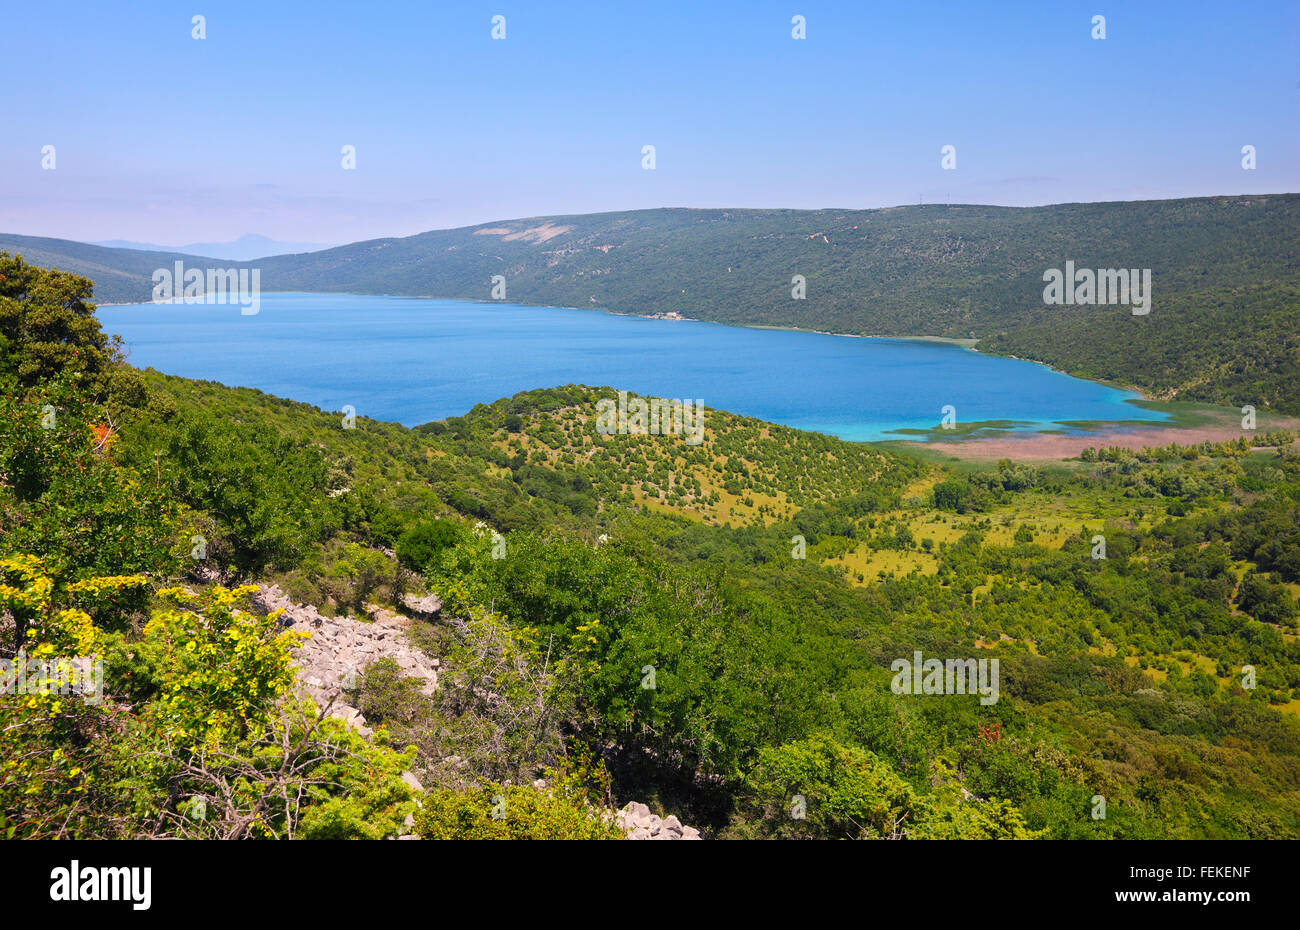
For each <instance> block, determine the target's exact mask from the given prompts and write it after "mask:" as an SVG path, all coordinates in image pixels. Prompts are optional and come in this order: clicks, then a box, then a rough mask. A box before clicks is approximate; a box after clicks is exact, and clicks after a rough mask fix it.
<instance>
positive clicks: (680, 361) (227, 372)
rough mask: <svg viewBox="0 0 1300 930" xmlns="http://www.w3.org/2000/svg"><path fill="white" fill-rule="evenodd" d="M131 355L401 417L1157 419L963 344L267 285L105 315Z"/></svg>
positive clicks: (139, 361) (923, 421) (847, 427)
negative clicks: (518, 402)
mask: <svg viewBox="0 0 1300 930" xmlns="http://www.w3.org/2000/svg"><path fill="white" fill-rule="evenodd" d="M98 313H99V317H100V319H101V320H102V321H103V323H104V328H105V329H106V330H108V331H109V332H115V333H118V334H120V335H121V336H122V338H123V340H124V341H125V342H126V345H127V347H128V349H129V358H130V361H131V363H132V364H133V365H136V366H137V367H141V368H145V367H152V368H157V369H158V370H160V371H164V372H167V373H168V374H174V375H183V376H185V377H187V378H204V379H209V380H213V381H219V382H221V383H223V384H228V385H238V386H244V387H255V388H259V389H261V390H263V391H266V392H268V393H270V394H275V395H278V396H280V397H288V398H291V399H293V400H299V401H305V402H307V403H310V404H314V405H316V406H318V407H321V408H323V409H326V410H341V409H342V408H343V407H344V406H345V405H349V404H350V405H352V406H353V407H355V408H356V411H357V413H358V415H361V416H369V417H373V418H375V419H378V420H396V421H398V422H401V423H404V424H407V425H408V426H411V425H415V424H418V423H424V422H427V421H429V420H439V419H442V418H444V417H448V416H454V415H459V414H463V413H465V412H467V411H468V410H469V409H470V408H471V407H473V406H474V405H475V404H477V403H488V402H491V401H494V400H497V399H498V398H500V397H506V396H509V395H511V394H514V393H516V392H518V391H523V390H528V389H531V388H543V387H555V386H557V385H561V384H572V383H576V384H590V385H612V386H614V387H618V388H624V389H626V390H628V391H631V392H633V393H636V394H641V395H646V396H655V397H675V398H681V399H688V398H689V399H700V400H703V402H704V404H705V406H706V407H711V408H717V409H722V410H730V411H732V412H734V413H742V414H747V415H749V416H754V417H759V418H761V419H763V420H768V421H771V422H774V423H783V424H785V425H787V426H793V427H797V428H799V429H806V430H818V431H820V432H824V433H830V434H832V435H835V436H839V437H841V438H844V439H853V440H864V441H874V440H880V439H900V438H908V437H906V436H899V435H891V431H892V430H897V429H900V428H913V429H917V428H919V429H927V428H929V427H933V426H935V425H937V424H938V423H939V421H940V420H941V419H942V413H941V410H942V408H943V407H944V406H945V405H947V404H951V405H952V406H953V407H955V408H956V416H957V420H958V422H960V423H972V422H977V421H983V420H1014V421H1017V424H1018V428H1021V429H1041V428H1049V427H1051V426H1052V425H1053V424H1055V423H1059V422H1060V421H1066V420H1136V419H1144V420H1161V419H1165V417H1164V416H1163V415H1162V414H1157V413H1153V412H1150V411H1147V410H1143V409H1142V408H1140V407H1137V406H1135V405H1133V404H1131V403H1129V402H1128V401H1129V400H1131V399H1133V398H1136V397H1137V395H1135V394H1132V393H1130V392H1127V391H1120V390H1116V389H1114V388H1110V387H1106V386H1105V385H1101V384H1095V383H1093V382H1090V381H1081V380H1079V379H1077V378H1071V377H1069V376H1067V375H1063V374H1060V373H1059V372H1055V371H1052V370H1051V369H1049V368H1046V367H1044V366H1042V365H1036V364H1033V363H1030V362H1021V361H1017V360H1015V359H1008V358H997V357H994V356H988V355H981V354H980V353H978V352H974V351H971V350H969V349H963V348H960V347H958V346H953V345H947V344H941V343H929V342H913V341H908V340H904V339H874V338H872V339H855V338H849V337H842V336H827V335H821V334H818V333H803V332H791V331H788V330H770V329H747V328H743V327H735V326H720V325H717V324H713V323H695V322H689V321H685V320H682V321H676V320H672V321H670V320H649V319H642V318H639V317H628V316H616V315H614V314H609V313H604V312H601V311H595V310H562V309H552V308H541V307H525V306H520V305H517V304H508V303H474V302H467V301H456V300H434V299H426V298H407V297H367V296H357V295H351V294H265V295H263V296H262V300H261V310H260V312H259V313H257V314H256V315H249V316H245V315H242V314H241V313H240V308H239V307H238V306H218V305H212V306H209V305H204V304H197V305H193V306H184V305H178V304H157V305H155V304H142V305H138V306H122V307H102V308H100V310H99V311H98Z"/></svg>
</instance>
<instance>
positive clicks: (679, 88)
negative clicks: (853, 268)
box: [0, 0, 1300, 242]
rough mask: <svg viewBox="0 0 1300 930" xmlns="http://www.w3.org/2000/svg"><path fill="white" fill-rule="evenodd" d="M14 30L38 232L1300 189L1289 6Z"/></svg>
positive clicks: (29, 25)
mask: <svg viewBox="0 0 1300 930" xmlns="http://www.w3.org/2000/svg"><path fill="white" fill-rule="evenodd" d="M497 12H500V13H501V14H503V15H504V16H505V17H506V23H505V38H504V39H494V38H493V37H492V31H493V28H494V27H493V24H492V17H493V16H494V15H495V14H496V13H497ZM200 14H201V15H204V16H205V17H206V18H205V19H204V21H203V24H202V26H203V28H202V32H203V35H204V38H202V39H197V38H194V37H193V34H194V32H195V31H196V30H197V28H198V27H197V26H196V25H194V23H193V18H194V16H196V15H200ZM1098 14H1101V15H1104V16H1105V17H1106V22H1105V38H1104V39H1099V38H1094V37H1093V33H1094V32H1095V31H1096V26H1095V25H1094V24H1093V18H1094V16H1096V15H1098ZM796 15H798V16H801V17H803V19H804V29H805V35H806V38H803V39H796V38H794V37H793V36H792V30H793V29H794V28H795V27H794V26H793V25H792V19H793V18H794V17H795V16H796ZM9 26H10V28H9V29H8V30H6V32H5V35H4V36H0V76H3V78H4V79H5V82H6V85H7V86H8V87H10V88H11V90H12V93H11V94H10V95H9V96H10V98H11V103H10V112H9V124H10V125H11V127H14V131H13V132H11V133H8V134H6V135H5V137H4V138H3V139H0V229H4V230H8V231H12V232H14V233H20V234H24V235H34V236H51V237H57V238H63V239H72V240H76V241H81V242H95V241H101V240H106V239H125V240H133V241H142V242H199V241H227V240H232V239H235V238H237V237H239V236H241V235H244V234H247V233H250V232H254V231H256V232H257V233H258V234H260V235H265V236H267V237H269V238H272V239H276V240H282V241H290V242H299V241H302V242H320V241H326V242H355V241H360V240H366V239H373V238H386V237H401V236H407V235H412V234H415V233H419V232H425V231H429V230H435V229H454V228H458V227H463V226H474V225H480V224H483V223H487V222H492V221H494V220H500V219H503V218H526V217H532V216H553V215H571V214H584V213H608V212H620V211H626V210H638V209H655V208H674V207H677V208H680V207H689V208H699V209H747V208H749V209H762V208H775V209H872V208H883V207H891V206H901V205H906V204H915V203H917V202H918V201H921V200H923V201H924V202H925V203H936V202H937V203H943V202H952V203H967V204H981V205H991V206H1046V205H1051V204H1059V203H1078V202H1105V201H1124V200H1152V199H1161V200H1163V199H1175V198H1183V197H1199V196H1222V195H1228V196H1232V195H1234V194H1240V195H1254V194H1262V193H1276V192H1280V191H1288V190H1292V191H1294V190H1300V131H1298V127H1297V121H1296V120H1295V119H1294V115H1295V113H1296V112H1297V110H1298V109H1300V106H1298V104H1300V75H1298V74H1297V68H1296V62H1297V61H1300V55H1297V54H1296V52H1297V51H1300V43H1298V42H1297V36H1298V35H1300V9H1297V8H1296V7H1295V6H1294V5H1291V6H1282V5H1278V4H1270V3H1231V4H1230V3H1226V2H1207V3H1200V4H1196V5H1194V6H1192V7H1188V6H1185V5H1183V4H1176V3H1173V2H1158V3H1152V4H1145V5H1143V6H1141V7H1140V8H1136V9H1123V8H1119V7H1113V8H1111V9H1109V10H1105V9H1101V8H1100V7H1096V6H1095V5H1086V4H1082V3H1075V2H1068V3H1063V4H1060V5H1053V6H1052V7H1050V8H1048V7H1043V6H1041V5H1037V4H1034V3H1031V2H1021V3H1015V4H1011V5H1008V6H1006V7H1003V8H1000V9H997V10H986V9H977V8H970V7H968V6H966V5H962V4H958V3H944V4H939V5H938V6H937V7H933V8H929V9H927V10H925V11H924V12H918V11H914V10H907V9H889V10H868V9H855V8H848V9H836V8H835V6H834V5H832V4H821V3H816V4H797V5H793V4H775V3H758V4H754V5H752V6H746V7H744V8H741V9H696V8H693V7H691V6H689V5H687V4H684V3H670V4H664V5H660V6H658V7H656V8H655V9H653V10H619V9H608V8H606V7H604V6H601V5H599V4H594V3H575V4H573V5H571V6H570V7H568V8H567V9H565V10H563V11H561V12H558V13H557V12H549V11H548V12H541V11H537V10H527V9H524V10H517V9H513V8H505V7H503V8H501V10H500V11H498V10H496V9H495V8H490V7H483V6H478V5H464V6H456V7H453V8H450V9H432V8H429V7H427V6H425V5H421V4H414V3H411V4H396V5H394V6H392V7H385V8H383V9H381V10H377V11H371V12H370V13H369V15H367V16H366V17H364V18H362V19H360V20H357V19H354V18H350V17H349V18H344V17H338V16H334V15H331V14H330V13H328V12H321V11H317V10H308V11H302V10H296V9H279V8H275V7H271V6H270V5H265V4H253V3H232V4H229V5H226V6H223V7H222V8H220V9H216V8H212V9H208V10H206V11H203V10H199V9H192V8H191V7H189V6H178V5H175V4H170V3H144V4H141V5H139V6H136V7H132V8H129V9H106V8H102V7H101V6H99V5H96V4H91V3H89V2H80V0H79V2H73V3H70V4H67V5H63V6H60V7H58V8H57V9H55V8H46V7H36V6H25V7H23V8H21V9H17V10H15V11H13V12H11V13H10V16H9ZM44 34H58V35H59V38H60V43H61V48H62V49H63V50H64V53H65V54H66V56H67V57H68V58H69V59H70V60H75V61H76V62H77V63H78V67H77V68H75V69H64V68H51V67H50V66H49V62H48V61H47V60H45V59H44V58H43V57H42V56H43V53H42V52H41V49H40V44H39V43H33V42H30V41H27V39H26V38H25V37H27V36H31V35H44ZM646 145H653V146H655V155H656V163H655V167H654V170H647V169H645V168H643V167H642V160H643V154H642V149H643V146H646ZM1247 145H1250V146H1253V147H1254V149H1255V152H1256V165H1255V167H1254V168H1253V169H1250V170H1244V169H1243V166H1242V160H1243V155H1242V148H1243V147H1244V146H1247ZM47 146H53V153H54V167H53V169H50V168H48V167H43V161H44V160H45V155H44V154H43V153H44V152H45V150H46V147H47ZM344 146H354V147H355V168H351V169H345V168H344V167H343V158H344V156H343V155H342V152H343V147H344ZM944 146H953V147H954V156H955V168H952V169H950V170H949V169H945V168H943V167H942V166H941V159H942V157H943V155H942V151H943V148H944Z"/></svg>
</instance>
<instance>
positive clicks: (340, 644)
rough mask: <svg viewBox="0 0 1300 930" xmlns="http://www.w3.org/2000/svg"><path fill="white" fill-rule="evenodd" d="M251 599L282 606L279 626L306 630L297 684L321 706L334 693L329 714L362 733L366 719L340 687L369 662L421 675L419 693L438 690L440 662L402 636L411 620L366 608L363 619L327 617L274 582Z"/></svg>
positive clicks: (297, 657)
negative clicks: (367, 619)
mask: <svg viewBox="0 0 1300 930" xmlns="http://www.w3.org/2000/svg"><path fill="white" fill-rule="evenodd" d="M253 603H254V604H255V605H256V606H257V607H258V608H259V609H260V610H263V611H266V612H267V613H270V612H271V611H272V610H281V609H282V610H283V611H284V613H282V614H281V615H280V625H281V626H283V627H285V628H287V629H290V630H295V631H299V632H304V633H309V634H311V635H310V636H309V637H308V638H307V639H306V640H305V641H304V642H303V643H302V644H301V645H300V646H299V647H298V648H297V649H296V650H294V661H295V663H296V664H297V666H298V683H299V685H300V687H301V688H302V689H303V690H304V691H305V692H306V693H307V694H309V695H310V696H311V697H312V699H313V700H315V701H316V702H317V703H318V704H320V705H321V706H322V707H324V706H325V705H326V704H327V703H328V702H329V700H330V698H332V697H335V696H336V695H337V696H338V699H337V700H336V701H335V703H334V707H333V709H332V711H331V714H332V716H335V717H339V718H340V719H342V720H344V721H346V722H347V723H348V724H349V725H350V726H352V727H353V728H355V729H356V730H357V731H358V732H360V733H361V734H362V735H364V736H369V735H370V732H371V731H370V728H369V727H368V726H366V718H365V717H364V716H363V715H362V714H361V711H359V710H357V708H355V707H352V706H351V705H349V704H346V703H343V697H344V695H343V694H342V692H343V691H344V690H346V689H347V688H350V687H352V686H353V684H354V682H355V681H356V679H357V676H359V675H360V674H361V673H362V672H363V671H364V670H365V668H366V666H367V665H369V664H370V663H371V662H374V661H375V660H377V659H392V660H393V661H394V662H396V663H397V665H398V667H399V668H401V670H402V673H403V674H404V675H407V676H409V677H412V678H418V679H421V681H422V684H421V687H420V691H421V693H423V694H432V693H433V692H434V691H435V690H437V687H438V666H439V662H438V660H437V659H431V658H429V657H428V656H426V655H425V654H424V653H423V652H421V651H420V650H419V649H417V648H415V647H414V646H412V645H411V644H410V643H409V642H408V641H407V638H406V625H407V624H408V623H410V622H411V621H410V620H408V619H407V618H406V617H403V616H402V615H401V614H396V613H392V612H391V611H387V610H384V609H382V608H371V610H370V616H371V621H370V622H368V623H367V622H365V621H362V620H355V619H353V618H351V617H327V616H325V615H324V614H321V613H320V612H319V611H318V610H317V609H316V608H315V607H313V606H311V605H310V604H295V603H294V602H293V601H292V600H290V599H289V596H288V595H287V594H285V593H284V592H283V591H281V590H280V589H279V587H277V586H276V585H273V584H272V585H263V586H262V587H261V590H260V591H259V592H258V593H257V594H255V595H253Z"/></svg>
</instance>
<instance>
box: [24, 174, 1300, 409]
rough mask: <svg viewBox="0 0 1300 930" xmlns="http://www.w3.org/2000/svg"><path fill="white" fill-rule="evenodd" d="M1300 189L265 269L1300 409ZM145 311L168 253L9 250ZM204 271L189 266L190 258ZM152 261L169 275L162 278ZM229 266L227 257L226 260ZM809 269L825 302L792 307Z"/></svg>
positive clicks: (295, 286)
mask: <svg viewBox="0 0 1300 930" xmlns="http://www.w3.org/2000/svg"><path fill="white" fill-rule="evenodd" d="M1297 230H1300V195H1296V194H1278V195H1264V196H1256V195H1251V196H1244V195H1243V196H1237V197H1210V198H1195V199H1186V200H1165V201H1141V202H1124V203H1093V204H1062V205H1057V206H1048V207H1034V208H1008V207H985V206H967V205H953V206H948V205H925V206H907V207H895V208H889V209H880V210H857V211H853V210H691V209H662V210H642V211H633V212H627V213H604V214H592V215H581V216H552V217H534V218H530V219H523V220H509V221H500V222H494V223H487V224H484V225H481V226H475V227H467V228H464V229H454V230H438V231H433V232H427V233H422V234H420V235H416V236H410V237H406V238H402V239H376V240H371V241H367V242H358V243H353V244H351V245H346V246H341V247H339V248H335V249H328V250H326V251H322V252H315V253H311V254H305V255H286V256H276V257H272V258H267V259H262V260H259V261H258V262H256V263H255V264H256V266H257V267H259V268H261V269H262V279H261V280H262V288H263V290H272V291H274V290H303V291H343V292H355V293H374V294H400V295H427V296H440V297H457V298H470V299H488V298H489V296H490V288H491V283H490V281H491V278H492V277H493V276H494V275H502V276H504V278H505V280H506V297H507V299H510V300H515V301H520V302H525V303H535V304H548V305H559V306H572V307H602V308H607V309H611V310H615V311H619V312H626V313H666V312H672V311H676V312H678V313H681V314H682V315H684V316H688V317H692V318H697V319H706V320H713V321H717V322H724V323H746V324H759V325H771V326H793V327H801V328H807V329H819V330H831V331H835V332H850V333H862V334H874V335H896V336H901V335H930V336H949V337H976V338H979V339H980V340H981V343H980V348H981V350H983V351H989V352H995V353H1000V354H1011V355H1017V356H1020V357H1025V358H1032V359H1036V360H1039V361H1044V362H1048V363H1050V364H1052V365H1054V366H1057V367H1059V368H1062V369H1064V370H1066V371H1069V372H1071V373H1073V374H1077V375H1081V376H1085V377H1092V378H1101V379H1110V380H1115V381H1119V382H1122V383H1126V384H1132V385H1135V386H1138V387H1140V388H1143V389H1144V390H1146V391H1149V392H1151V393H1153V394H1155V395H1158V396H1162V397H1179V398H1181V399H1198V400H1209V401H1217V402H1226V403H1232V404H1246V403H1250V404H1254V405H1256V406H1266V405H1267V406H1273V407H1277V408H1280V409H1288V410H1296V409H1300V408H1298V407H1297V403H1300V401H1297V399H1296V397H1297V392H1296V390H1295V388H1296V385H1297V384H1300V257H1298V256H1297V244H1298V242H1300V235H1298V233H1297ZM0 250H9V251H16V252H20V253H23V254H25V255H26V256H27V257H28V258H29V260H34V261H38V262H40V263H41V264H45V265H53V266H57V267H61V268H67V269H70V270H74V271H78V272H80V273H83V274H86V275H88V276H89V277H91V278H92V279H93V280H94V281H95V282H96V294H97V296H98V297H99V298H100V299H101V300H105V301H128V300H146V299H148V298H149V295H150V291H151V284H150V281H149V273H150V271H151V270H152V268H154V267H170V262H171V261H173V260H174V259H175V258H176V257H175V256H169V255H164V254H163V253H141V252H127V251H119V250H111V249H100V248H95V247H90V246H85V245H81V244H79V243H69V242H61V241H58V240H46V239H31V238H27V239H23V238H20V237H8V236H4V235H0ZM195 261H196V259H194V258H193V257H189V258H188V263H190V264H193V263H194V262H195ZM1067 261H1072V262H1074V264H1075V266H1076V267H1077V268H1081V269H1083V268H1087V269H1104V268H1137V269H1145V268H1149V269H1151V276H1152V291H1153V296H1152V303H1151V312H1150V314H1149V315H1146V316H1135V315H1133V313H1132V312H1131V308H1130V307H1128V306H1121V305H1116V306H1102V307H1094V306H1046V305H1044V302H1043V290H1044V282H1043V273H1044V271H1045V270H1047V269H1049V268H1063V267H1064V265H1065V263H1066V262H1067ZM151 263H152V264H151ZM222 264H223V265H224V264H228V263H222ZM794 275H802V276H803V277H804V278H805V279H806V282H807V285H806V286H807V296H806V299H803V300H795V299H793V298H792V296H791V292H792V278H793V276H794Z"/></svg>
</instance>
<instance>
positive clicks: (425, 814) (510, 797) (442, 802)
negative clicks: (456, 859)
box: [415, 771, 624, 840]
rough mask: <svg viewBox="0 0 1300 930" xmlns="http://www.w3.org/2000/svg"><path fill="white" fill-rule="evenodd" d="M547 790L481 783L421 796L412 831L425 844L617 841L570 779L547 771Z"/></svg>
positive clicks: (610, 824) (606, 819) (606, 817)
mask: <svg viewBox="0 0 1300 930" xmlns="http://www.w3.org/2000/svg"><path fill="white" fill-rule="evenodd" d="M547 782H548V784H547V786H546V787H544V788H535V787H532V786H529V785H500V784H486V785H483V786H482V787H480V788H478V789H476V790H471V791H448V790H445V789H438V790H434V791H429V792H426V793H425V795H424V797H423V799H422V801H421V803H422V806H421V808H420V811H419V813H417V814H416V815H415V827H416V830H417V831H418V832H419V834H420V836H422V837H423V838H424V839H426V840H620V839H623V838H624V836H623V831H622V830H621V829H620V828H619V827H618V825H617V824H615V823H614V820H613V817H612V814H611V813H610V812H609V811H601V810H600V809H599V808H596V807H593V806H592V804H591V803H590V800H589V799H588V797H587V791H586V789H585V788H584V787H583V786H582V785H581V783H580V782H578V781H577V780H575V779H572V778H569V777H565V776H564V775H561V774H560V773H557V772H554V771H548V772H547Z"/></svg>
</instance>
